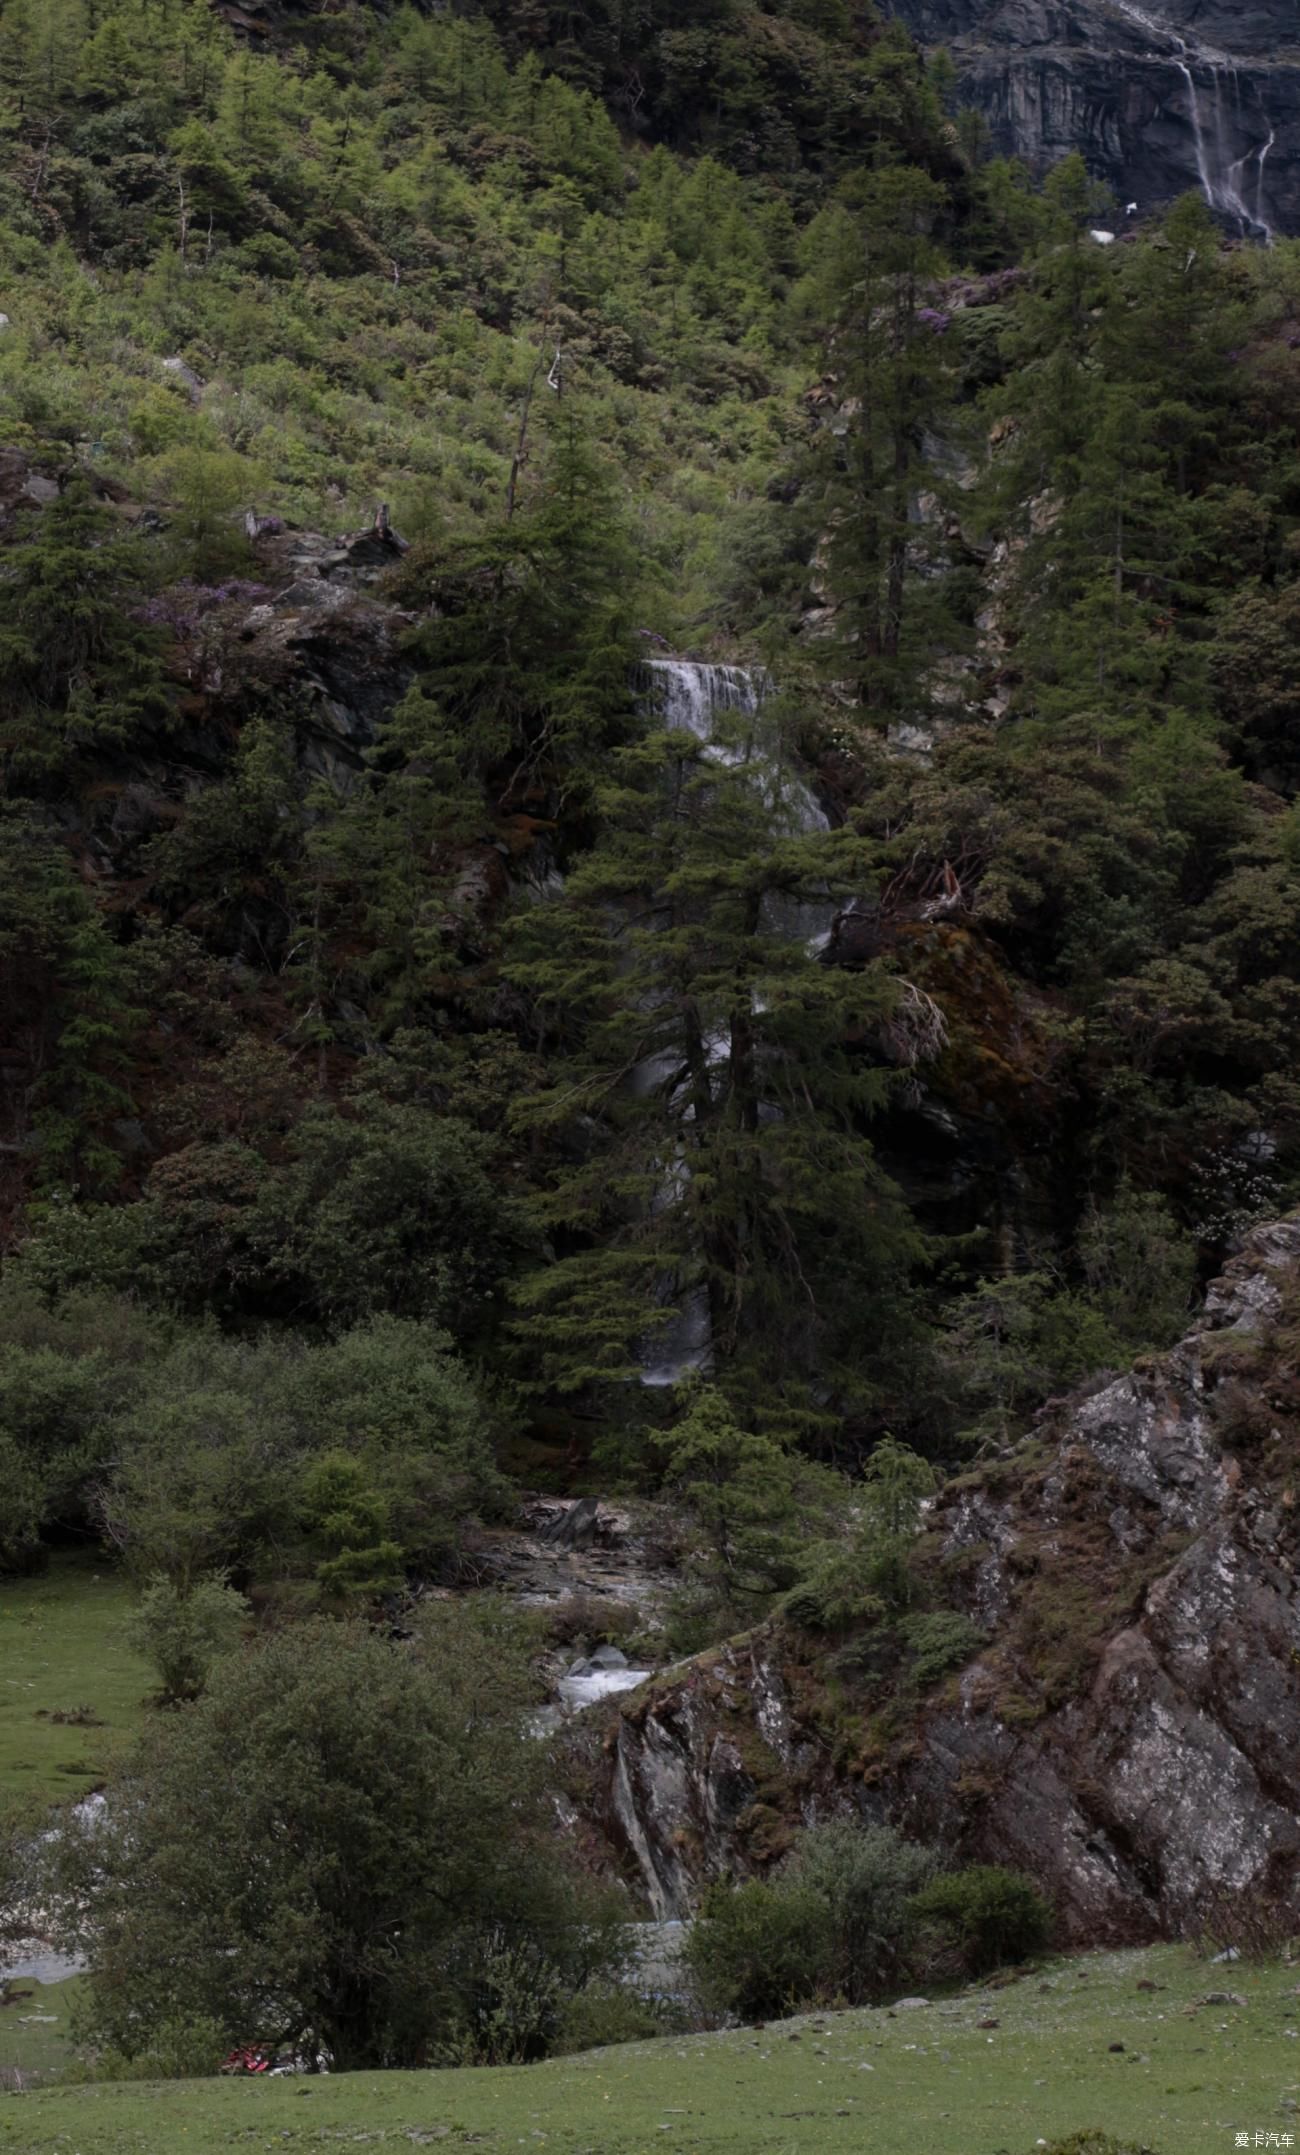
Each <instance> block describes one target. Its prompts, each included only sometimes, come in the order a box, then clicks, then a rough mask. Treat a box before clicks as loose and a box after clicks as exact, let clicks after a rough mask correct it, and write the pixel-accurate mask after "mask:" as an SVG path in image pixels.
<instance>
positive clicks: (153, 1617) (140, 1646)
mask: <svg viewBox="0 0 1300 2155" xmlns="http://www.w3.org/2000/svg"><path fill="white" fill-rule="evenodd" d="M248 1616H249V1607H248V1603H247V1602H246V1601H245V1599H244V1597H243V1595H242V1594H237V1593H236V1592H235V1589H234V1588H233V1586H231V1585H230V1584H229V1583H228V1581H227V1580H226V1577H225V1575H224V1573H222V1572H212V1573H210V1574H209V1576H208V1577H207V1578H206V1579H196V1580H195V1581H194V1583H193V1585H190V1586H178V1585H177V1584H176V1582H175V1580H173V1579H169V1578H167V1577H166V1576H165V1575H164V1574H162V1573H158V1574H156V1575H155V1577H154V1578H152V1579H151V1580H150V1581H149V1584H148V1585H147V1586H146V1587H145V1589H144V1592H143V1593H142V1594H141V1596H140V1601H139V1605H138V1607H137V1608H136V1610H135V1613H134V1616H133V1617H132V1620H131V1625H130V1634H129V1635H130V1640H131V1644H132V1646H134V1647H135V1649H136V1651H137V1653H141V1654H143V1655H144V1656H145V1658H146V1660H148V1661H152V1663H153V1665H154V1667H155V1669H156V1670H157V1671H158V1677H159V1681H160V1683H161V1686H162V1699H163V1703H164V1704H165V1705H168V1706H176V1705H179V1704H180V1703H181V1701H182V1700H183V1699H196V1698H197V1697H198V1696H199V1694H200V1692H201V1691H202V1690H203V1688H204V1685H205V1684H206V1683H207V1680H208V1672H209V1670H210V1669H211V1667H212V1664H213V1662H214V1661H215V1660H216V1659H217V1658H218V1656H219V1655H221V1654H226V1653H229V1652H230V1651H231V1649H232V1648H233V1647H234V1646H236V1645H237V1644H238V1643H239V1637H240V1634H241V1632H242V1631H243V1628H244V1625H245V1624H246V1622H247V1621H248Z"/></svg>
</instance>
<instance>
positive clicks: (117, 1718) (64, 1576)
mask: <svg viewBox="0 0 1300 2155" xmlns="http://www.w3.org/2000/svg"><path fill="white" fill-rule="evenodd" d="M130 1601H131V1597H130V1594H129V1592H128V1590H127V1587H126V1585H125V1584H124V1582H123V1581H122V1580H121V1579H119V1578H118V1577H116V1576H115V1574H114V1573H113V1572H112V1571H111V1570H110V1569H109V1567H108V1565H107V1564H103V1563H101V1564H100V1565H98V1566H95V1565H92V1564H87V1563H85V1562H83V1561H80V1560H74V1559H70V1558H64V1559H62V1560H60V1559H56V1560H55V1561H54V1562H53V1563H52V1564H51V1565H50V1567H49V1569H48V1571H44V1572H42V1573H40V1575H39V1576H38V1577H36V1578H33V1579H15V1580H7V1581H6V1582H5V1583H4V1584H3V1585H2V1586H0V1793H7V1794H11V1795H23V1796H36V1797H44V1798H50V1799H57V1798H58V1797H61V1796H68V1795H73V1796H79V1795H82V1794H84V1793H85V1791H86V1790H87V1789H88V1788H93V1787H94V1785H95V1783H96V1782H97V1781H98V1780H100V1779H101V1778H102V1777H103V1774H104V1771H105V1766H106V1763H107V1758H108V1754H109V1752H110V1750H111V1747H112V1744H113V1740H114V1738H115V1737H116V1736H119V1735H122V1734H124V1733H126V1732H127V1731H128V1730H130V1729H131V1728H132V1727H133V1725H134V1724H135V1723H136V1722H137V1721H138V1720H139V1718H140V1714H141V1707H142V1702H143V1700H144V1698H145V1697H146V1695H147V1693H148V1691H149V1689H150V1686H151V1677H150V1671H149V1668H148V1665H147V1663H145V1662H144V1661H142V1660H141V1659H140V1657H139V1655H138V1654H134V1653H132V1652H131V1650H130V1648H129V1647H128V1646H127V1644H126V1641H125V1638H124V1628H125V1621H126V1616H127V1612H128V1610H129V1608H130ZM81 1706H89V1707H90V1708H91V1709H92V1711H93V1713H94V1714H95V1716H96V1718H97V1720H98V1722H99V1723H100V1724H101V1725H100V1726H98V1727H77V1726H69V1725H68V1724H66V1723H60V1722H56V1721H50V1720H48V1719H45V1718H43V1716H45V1715H49V1714H53V1713H68V1712H75V1711H76V1710H77V1709H78V1708H79V1707H81Z"/></svg>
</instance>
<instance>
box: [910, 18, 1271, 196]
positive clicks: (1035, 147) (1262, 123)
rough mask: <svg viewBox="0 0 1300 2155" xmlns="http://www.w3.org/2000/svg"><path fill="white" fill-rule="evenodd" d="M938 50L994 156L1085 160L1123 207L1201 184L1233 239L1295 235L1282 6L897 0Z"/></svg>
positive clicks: (1039, 163) (1039, 162)
mask: <svg viewBox="0 0 1300 2155" xmlns="http://www.w3.org/2000/svg"><path fill="white" fill-rule="evenodd" d="M893 12H894V13H895V14H896V15H897V16H899V17H900V19H901V20H902V21H903V22H905V23H906V24H907V26H908V28H909V29H910V30H912V31H914V32H915V33H916V35H917V36H918V37H920V38H923V39H924V40H926V41H927V42H931V43H942V44H946V45H948V46H949V47H950V48H951V51H952V53H953V56H954V58H955V60H956V62H957V67H958V72H959V75H960V79H961V85H962V90H963V93H964V95H965V97H966V98H967V99H969V100H970V102H972V103H973V104H974V105H976V106H977V107H978V108H979V110H980V111H981V112H982V113H983V114H984V116H985V118H986V120H987V122H988V125H989V129H990V133H991V136H992V140H993V143H994V145H995V146H996V148H997V149H998V150H999V151H1001V152H1003V153H1005V154H1007V155H1014V156H1017V157H1023V158H1025V159H1026V160H1027V161H1028V162H1029V163H1030V164H1031V165H1033V166H1035V167H1036V168H1040V169H1041V168H1042V167H1043V166H1045V165H1048V164H1051V163H1054V162H1055V161H1056V159H1058V158H1059V157H1063V156H1064V155H1065V154H1066V153H1067V152H1068V151H1070V150H1081V151H1082V152H1083V154H1084V156H1085V157H1086V158H1087V160H1088V163H1089V165H1090V166H1091V168H1092V169H1093V171H1094V172H1095V173H1097V174H1098V176H1099V177H1101V178H1103V179H1105V180H1108V181H1109V182H1110V184H1111V186H1112V187H1113V188H1114V190H1115V193H1116V196H1117V198H1118V202H1119V205H1120V207H1121V209H1123V208H1124V206H1125V205H1126V204H1127V203H1129V202H1134V201H1135V202H1136V203H1137V205H1138V209H1139V211H1140V212H1142V213H1145V212H1147V211H1149V210H1151V209H1153V208H1154V207H1156V206H1157V205H1158V204H1160V203H1162V202H1165V201H1168V200H1169V198H1170V197H1171V196H1173V195H1176V194H1180V193H1184V192H1186V191H1187V190H1188V189H1189V188H1197V189H1199V190H1200V192H1201V193H1202V194H1203V195H1204V196H1205V198H1206V200H1207V201H1208V202H1210V203H1211V204H1212V205H1213V207H1214V208H1215V209H1216V210H1218V211H1219V212H1220V213H1221V214H1222V215H1223V216H1224V217H1225V218H1226V219H1227V220H1228V221H1229V222H1230V224H1232V225H1233V226H1234V227H1235V228H1236V229H1239V230H1242V231H1245V232H1248V233H1253V234H1255V235H1257V236H1263V235H1265V234H1267V233H1268V232H1269V231H1270V230H1273V229H1276V230H1277V231H1280V232H1292V231H1295V230H1296V228H1297V226H1298V225H1300V39H1298V38H1297V24H1296V14H1295V9H1294V8H1293V7H1291V6H1290V5H1288V4H1287V0H1254V4H1253V5H1251V6H1249V7H1245V8H1234V7H1228V6H1225V5H1223V4H1222V0H1148V4H1147V5H1145V6H1138V5H1136V4H1132V0H895V6H894V10H893Z"/></svg>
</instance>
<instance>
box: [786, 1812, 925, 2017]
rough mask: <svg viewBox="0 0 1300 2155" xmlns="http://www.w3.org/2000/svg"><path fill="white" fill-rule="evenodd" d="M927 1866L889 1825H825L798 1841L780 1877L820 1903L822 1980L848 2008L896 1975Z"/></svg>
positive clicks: (835, 1822)
mask: <svg viewBox="0 0 1300 2155" xmlns="http://www.w3.org/2000/svg"><path fill="white" fill-rule="evenodd" d="M934 1867H935V1859H934V1857H933V1855H932V1854H931V1853H930V1851H929V1849H927V1848H921V1847H919V1846H918V1845H917V1844H916V1843H915V1842H913V1841H905V1840H904V1839H903V1836H902V1834H901V1833H897V1832H895V1830H894V1828H893V1827H892V1826H861V1825H857V1824H855V1823H854V1822H853V1821H852V1820H851V1819H832V1820H831V1821H830V1822H829V1823H828V1824H827V1825H824V1826H814V1827H813V1828H812V1829H811V1831H809V1832H808V1833H806V1834H805V1835H804V1837H803V1839H802V1840H801V1841H800V1843H799V1846H798V1848H797V1849H796V1851H795V1853H794V1855H793V1857H792V1858H791V1860H790V1863H789V1865H788V1866H787V1870H786V1875H787V1876H788V1877H789V1878H790V1879H792V1880H793V1881H794V1882H795V1883H797V1884H798V1885H799V1886H800V1887H802V1888H804V1889H806V1890H807V1891H808V1892H811V1893H816V1894H817V1895H818V1896H819V1898H820V1899H821V1900H822V1902H823V1903H824V1905H825V1907H826V1910H827V1912H828V1914H829V1916H830V1919H831V1930H832V1955H831V1960H830V1961H829V1963H828V1965H827V1968H826V1970H824V1971H823V1973H825V1974H827V1975H829V1976H830V1977H831V1979H832V1981H833V1985H834V1988H835V1989H836V1990H837V1991H839V1992H841V1993H842V1994H843V1996H845V1997H846V1998H848V1999H849V2001H850V2002H851V2003H852V2004H854V2005H859V2004H861V2003H862V2002H863V2001H864V2000H865V1999H867V1998H870V1997H872V1996H874V1995H875V1994H877V1993H878V1992H879V1991H880V1990H881V1989H882V1988H883V1987H884V1986H885V1985H886V1984H888V1983H890V1982H892V1981H894V1980H895V1979H896V1978H897V1977H898V1975H899V1973H900V1972H901V1970H902V1968H903V1966H904V1963H905V1961H906V1957H907V1952H908V1948H909V1946H910V1945H911V1942H912V1938H913V1935H914V1933H915V1930H916V1918H915V1915H914V1913H913V1907H914V1902H915V1898H916V1895H917V1893H918V1891H919V1890H920V1889H921V1888H922V1887H923V1886H924V1885H925V1884H926V1883H927V1881H928V1880H929V1879H930V1878H931V1877H932V1875H933V1872H934Z"/></svg>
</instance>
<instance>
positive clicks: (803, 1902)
mask: <svg viewBox="0 0 1300 2155" xmlns="http://www.w3.org/2000/svg"><path fill="white" fill-rule="evenodd" d="M834 1955H835V1928H834V1924H833V1921H832V1918H831V1912H830V1909H829V1908H828V1907H827V1905H826V1902H825V1900H824V1898H823V1897H822V1895H821V1894H820V1893H819V1892H815V1891H814V1890H813V1888H812V1887H810V1886H805V1885H800V1884H798V1883H796V1882H795V1881H794V1880H793V1879H788V1878H781V1879H777V1880H776V1882H775V1883H774V1884H772V1885H765V1884H764V1883H762V1882H761V1881H760V1880H758V1879H751V1880H749V1882H748V1883H747V1884H745V1885H741V1886H727V1885H720V1886H715V1887H713V1888H712V1889H711V1891H710V1892H709V1893H708V1894H707V1895H706V1896H705V1900H704V1905H703V1907H702V1908H701V1910H700V1914H699V1917H698V1919H697V1921H696V1923H695V1925H694V1928H693V1929H692V1931H691V1934H690V1936H689V1938H688V1939H687V1941H686V1944H685V1947H684V1948H683V1954H682V1958H683V1960H684V1962H685V1964H686V1968H687V1970H688V1972H689V1974H690V1977H691V1981H692V1984H693V1986H694V1988H695V1991H696V1994H697V1996H698V1997H699V1999H700V2002H701V2004H702V2005H703V2006H705V2007H706V2008H707V2009H709V2010H711V2011H714V2012H721V2013H734V2014H735V2015H736V2016H737V2018H738V2019H740V2020H766V2019H769V2018H774V2017H777V2016H779V2015H780V2014H782V2013H788V2012H791V2011H793V2009H794V2008H795V2007H796V2006H798V2005H802V2004H805V2003H806V2002H807V2001H808V2000H809V1999H810V1998H814V1997H816V1995H817V1993H818V1991H819V1990H820V1988H821V1987H822V1985H823V1983H824V1981H825V1979H826V1975H827V1971H828V1970H829V1969H830V1967H831V1966H832V1964H833V1961H834Z"/></svg>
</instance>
